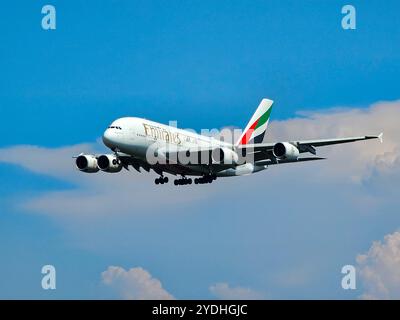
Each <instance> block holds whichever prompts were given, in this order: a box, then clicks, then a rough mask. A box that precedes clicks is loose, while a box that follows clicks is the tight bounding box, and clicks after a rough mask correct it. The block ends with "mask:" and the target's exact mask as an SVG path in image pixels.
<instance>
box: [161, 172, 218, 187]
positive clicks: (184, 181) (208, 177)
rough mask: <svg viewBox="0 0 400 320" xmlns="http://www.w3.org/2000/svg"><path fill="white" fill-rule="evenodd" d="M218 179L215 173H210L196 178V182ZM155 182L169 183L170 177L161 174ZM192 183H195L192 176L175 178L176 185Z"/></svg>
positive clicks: (210, 181) (202, 182)
mask: <svg viewBox="0 0 400 320" xmlns="http://www.w3.org/2000/svg"><path fill="white" fill-rule="evenodd" d="M216 179H217V176H216V175H215V174H208V175H205V176H203V177H201V178H196V179H194V184H205V183H212V182H213V181H214V180H216ZM154 183H155V184H164V183H168V177H163V176H161V177H159V178H157V179H155V180H154ZM192 183H193V180H192V179H191V178H186V177H182V178H181V179H176V180H174V185H176V186H184V185H188V184H192Z"/></svg>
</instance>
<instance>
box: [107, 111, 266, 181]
mask: <svg viewBox="0 0 400 320" xmlns="http://www.w3.org/2000/svg"><path fill="white" fill-rule="evenodd" d="M103 142H104V144H105V145H106V146H107V147H109V148H110V149H111V150H113V151H119V152H123V153H126V154H129V155H131V156H133V157H135V158H137V159H141V160H142V161H147V159H146V157H147V152H148V150H149V148H150V147H153V148H154V147H155V148H156V149H158V150H166V149H167V150H168V151H170V152H171V151H183V150H188V149H194V148H197V149H202V148H204V149H205V148H209V149H212V148H218V147H224V148H229V149H232V148H233V145H232V144H230V143H227V142H223V141H220V140H217V139H214V138H212V137H207V136H203V135H199V134H197V133H195V132H190V131H188V130H182V129H178V128H176V127H172V126H167V125H164V124H161V123H157V122H154V121H150V120H146V119H141V118H135V117H126V118H120V119H117V120H115V121H114V122H113V123H112V124H111V125H110V126H109V127H108V128H107V129H106V131H105V132H104V134H103ZM193 168H195V169H196V170H199V174H202V173H205V172H203V171H202V169H201V168H199V166H197V167H193ZM203 169H204V168H203ZM263 169H265V167H264V166H260V168H258V167H256V168H255V166H254V165H253V164H251V163H246V164H244V165H241V166H237V167H236V168H229V169H227V170H224V171H222V172H219V173H218V174H217V175H218V176H235V175H244V174H250V173H253V172H255V171H260V170H263Z"/></svg>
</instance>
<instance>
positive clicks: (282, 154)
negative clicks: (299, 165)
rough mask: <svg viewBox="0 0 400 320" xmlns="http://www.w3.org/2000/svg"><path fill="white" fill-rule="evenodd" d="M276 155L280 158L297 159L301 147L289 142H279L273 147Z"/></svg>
mask: <svg viewBox="0 0 400 320" xmlns="http://www.w3.org/2000/svg"><path fill="white" fill-rule="evenodd" d="M272 153H273V154H274V156H275V157H276V158H277V159H279V160H283V159H288V160H295V159H297V158H298V157H299V154H300V152H299V149H297V148H296V147H295V146H294V145H292V144H290V143H288V142H278V143H276V144H275V145H274V148H273V149H272Z"/></svg>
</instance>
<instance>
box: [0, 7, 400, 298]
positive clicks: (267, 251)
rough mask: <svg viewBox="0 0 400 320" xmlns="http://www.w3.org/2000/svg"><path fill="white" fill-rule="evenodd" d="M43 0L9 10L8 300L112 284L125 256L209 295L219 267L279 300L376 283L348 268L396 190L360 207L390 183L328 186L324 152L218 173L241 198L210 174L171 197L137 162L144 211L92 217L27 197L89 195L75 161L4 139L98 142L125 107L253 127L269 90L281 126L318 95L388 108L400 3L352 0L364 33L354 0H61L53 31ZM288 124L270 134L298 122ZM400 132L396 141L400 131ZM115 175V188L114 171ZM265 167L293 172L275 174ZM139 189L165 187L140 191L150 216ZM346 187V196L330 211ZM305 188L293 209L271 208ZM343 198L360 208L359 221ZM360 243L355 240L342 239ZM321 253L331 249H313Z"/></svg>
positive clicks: (389, 219) (4, 15)
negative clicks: (53, 272) (243, 176)
mask: <svg viewBox="0 0 400 320" xmlns="http://www.w3.org/2000/svg"><path fill="white" fill-rule="evenodd" d="M45 4H47V2H40V1H12V2H11V1H8V2H7V3H4V4H2V8H1V11H0V12H1V13H0V35H1V39H2V49H1V50H0V70H1V74H2V76H1V77H0V108H1V114H2V119H3V121H2V125H1V126H0V135H1V136H2V137H5V138H3V139H2V140H1V141H0V148H1V150H2V154H3V155H5V156H3V158H2V161H1V162H0V174H1V177H2V181H3V183H2V184H0V191H1V197H0V206H1V210H0V211H1V224H0V252H1V253H2V263H1V265H0V274H2V275H3V276H2V277H1V278H0V297H2V298H24V297H31V298H103V297H110V296H112V294H111V293H110V292H109V290H108V288H106V287H105V286H104V285H103V284H102V283H101V277H100V275H101V272H103V271H104V270H106V269H107V267H108V266H110V265H117V266H122V267H124V268H125V269H129V268H132V267H136V266H141V267H143V268H144V269H146V270H148V271H149V272H150V273H151V274H152V275H153V276H154V277H156V278H158V279H160V281H161V282H162V284H163V286H164V287H165V288H167V289H168V291H169V292H171V293H172V294H173V295H174V296H176V297H177V298H210V297H212V295H211V294H210V292H209V290H208V287H209V286H210V285H212V284H213V283H218V282H227V283H229V284H230V285H231V286H243V287H249V288H253V289H254V290H255V291H257V292H262V293H263V294H265V296H266V297H271V298H296V297H298V298H309V297H314V298H315V297H317V298H318V297H321V298H326V297H333V298H355V297H357V296H359V295H360V294H361V293H362V292H361V291H360V290H361V289H360V290H357V292H344V291H343V290H341V289H340V287H338V283H339V282H340V276H341V275H340V272H339V274H338V273H337V270H340V267H341V266H342V265H344V264H346V263H348V261H349V260H351V261H350V262H352V261H353V262H354V258H355V256H356V255H357V254H359V253H361V252H364V251H366V250H368V248H369V247H370V245H371V243H372V241H374V240H379V239H383V236H384V235H385V234H388V233H391V232H394V231H395V230H396V228H397V227H399V226H400V223H399V222H400V221H398V218H396V216H395V205H394V204H395V203H396V202H395V200H394V199H392V198H390V199H387V198H384V199H379V201H378V200H377V202H379V203H381V204H380V205H377V206H376V207H373V209H370V210H371V211H372V212H371V213H369V214H368V215H367V217H366V218H365V217H364V216H362V218H361V217H360V215H359V212H358V210H360V211H363V210H364V209H365V208H363V209H362V210H361V209H360V208H358V207H357V205H354V203H355V202H356V200H354V199H350V198H351V197H350V196H348V195H349V194H350V195H353V194H354V195H355V196H354V197H355V198H357V199H358V197H360V198H363V197H367V196H370V195H371V193H372V194H373V195H374V196H375V193H376V189H374V186H373V184H371V183H369V182H368V183H365V184H363V185H362V186H361V187H360V185H357V186H354V185H353V184H351V183H350V182H349V181H347V180H346V181H336V180H335V181H334V182H332V180H329V179H327V180H324V179H321V181H322V182H321V186H319V180H318V179H317V178H316V176H317V174H316V173H315V171H318V170H322V171H321V172H325V171H324V169H323V167H321V166H323V165H320V164H318V165H315V166H314V167H312V165H309V166H308V167H306V166H299V167H298V169H296V168H289V169H288V170H287V171H286V172H287V173H285V174H284V175H283V176H282V179H281V178H279V175H277V174H276V173H275V175H274V173H273V174H271V176H272V177H271V178H270V177H269V176H270V173H269V172H264V173H261V175H262V176H258V177H256V178H249V179H248V180H246V182H244V184H245V185H246V186H247V187H246V188H243V186H242V185H241V182H239V181H234V182H233V180H229V181H227V182H224V183H223V184H221V185H223V186H224V188H226V189H227V190H232V194H233V195H235V197H236V196H239V194H238V190H241V192H240V196H241V199H239V200H235V201H233V200H234V199H236V198H233V199H232V198H231V195H232V194H231V195H225V194H220V192H222V191H221V190H220V189H210V190H206V189H204V190H203V189H201V191H199V194H197V193H196V196H194V198H195V199H194V200H193V202H190V201H188V202H181V199H180V197H181V195H179V194H178V193H176V192H177V191H176V190H175V189H173V188H172V189H171V190H170V191H169V194H170V197H169V198H164V197H162V198H161V199H158V193H159V192H163V191H162V190H161V189H160V188H158V189H157V188H156V187H155V186H153V185H152V176H151V177H147V178H146V177H144V178H143V177H141V178H140V179H139V178H137V176H134V177H133V178H131V180H130V182H129V185H128V182H127V181H126V180H124V183H125V184H126V185H128V186H129V188H132V197H131V199H130V201H132V203H131V204H130V206H129V207H130V208H131V209H132V212H131V214H129V213H126V214H124V215H122V216H121V215H119V214H115V213H113V212H110V215H108V216H106V217H105V216H104V214H103V213H102V214H101V215H99V217H96V216H93V215H91V216H90V218H88V217H87V216H86V215H85V214H84V212H80V211H79V209H76V210H77V212H71V217H69V216H68V215H67V216H63V215H62V214H52V212H49V211H51V210H49V209H43V211H45V212H40V209H39V210H38V209H37V207H35V208H36V209H32V207H29V205H27V206H25V205H24V204H25V202H26V203H28V204H29V203H31V201H32V199H38V198H39V199H40V198H41V197H44V196H46V197H47V199H49V198H50V199H51V198H52V197H54V196H55V194H54V193H53V192H68V191H71V192H78V193H79V192H81V193H82V194H83V195H85V192H87V191H88V190H87V189H85V185H83V186H82V185H81V184H80V183H79V182H78V181H77V180H73V179H72V180H71V179H68V178H66V177H67V176H68V174H63V175H57V174H56V173H54V172H50V173H49V172H48V171H46V170H42V171H40V170H39V172H37V171H35V170H32V168H31V167H27V166H25V165H24V164H23V163H22V162H23V161H22V160H23V159H21V163H20V162H18V161H16V160H13V161H8V160H7V153H8V152H9V151H10V148H11V149H12V148H13V147H15V146H20V145H31V146H40V147H42V148H50V149H46V150H47V151H49V150H50V152H49V156H50V157H51V156H52V153H51V150H54V149H62V148H65V147H67V146H73V145H76V144H81V143H89V144H91V145H90V147H91V148H99V146H97V145H96V144H95V142H96V139H98V138H99V137H100V136H101V134H102V132H103V130H104V128H105V127H106V126H107V125H108V124H109V123H110V122H111V121H112V120H114V119H115V118H118V117H121V116H126V115H132V116H140V117H145V118H149V119H153V120H155V121H159V122H165V123H166V122H168V121H169V120H178V125H179V126H182V127H186V128H194V129H196V130H200V129H201V128H221V127H223V126H227V125H232V126H237V127H244V125H245V124H246V122H247V120H248V119H249V117H250V116H251V114H252V112H253V111H254V109H255V107H256V106H257V105H258V103H259V101H260V100H261V98H262V97H268V98H271V99H273V100H274V101H275V105H274V111H273V114H272V117H273V119H276V120H280V122H279V123H281V124H284V123H287V121H288V119H292V118H296V117H298V113H299V112H300V111H305V110H308V111H310V110H311V112H317V113H321V112H322V113H323V112H331V109H332V108H337V107H346V108H348V109H357V110H359V111H360V110H361V111H360V112H362V111H363V110H364V111H365V112H367V113H369V114H373V113H374V111H371V109H370V108H371V107H370V106H371V105H372V104H374V103H376V102H378V101H396V100H397V99H399V98H400V97H399V89H400V87H399V81H398V74H399V71H400V54H399V52H400V23H399V20H398V17H397V15H398V12H399V11H400V4H399V2H398V1H385V2H384V3H382V2H381V1H368V2H367V1H351V4H352V5H354V6H355V8H356V10H357V29H356V30H351V31H350V30H347V31H345V30H343V29H342V28H341V18H342V16H343V15H342V14H341V8H342V6H343V5H344V4H347V3H344V2H343V1H333V0H332V1H303V2H300V1H204V0H203V1H190V2H189V1H188V2H183V1H102V3H101V5H99V3H98V1H84V2H82V1H52V2H51V4H53V5H54V6H55V7H56V10H57V29H56V30H55V31H44V30H43V29H42V28H41V24H40V23H41V18H42V15H41V8H42V6H43V5H45ZM368 110H369V111H368ZM374 110H375V109H374ZM351 115H353V114H351ZM343 117H349V115H348V114H346V113H344V114H343ZM389 118H390V117H389ZM385 119H386V118H385ZM355 121H356V122H357V118H356V119H355ZM369 121H370V122H371V123H372V122H373V118H372V117H371V118H370V120H369ZM288 123H289V125H290V123H291V122H288ZM323 123H325V122H323ZM366 123H367V122H366ZM331 125H332V124H329V123H327V124H326V127H329V126H331ZM277 127H278V129H279V128H280V127H279V126H278V125H277ZM348 128H351V126H349V127H346V128H345V129H344V130H349V129H348ZM369 128H374V129H375V127H373V125H372V124H371V127H369V126H368V129H369ZM359 129H360V131H361V129H362V128H359ZM282 130H283V129H282ZM282 130H281V131H279V130H278V131H274V135H273V137H274V138H277V139H280V138H281V137H275V132H285V133H292V131H290V130H289V131H284V130H283V131H282ZM321 130H322V129H321ZM377 130H378V129H377ZM394 130H395V129H394ZM345 132H347V131H345ZM323 133H324V131H323V132H321V134H323ZM326 133H327V134H328V133H330V134H336V132H335V131H329V130H328V131H326ZM337 133H338V134H339V133H340V132H337ZM357 133H361V134H364V132H357ZM366 133H370V132H366ZM372 133H379V132H372ZM396 133H397V132H394V133H393V135H392V136H393V137H394V136H395V134H396ZM296 134H297V133H296ZM300 134H307V132H306V131H304V132H299V135H300ZM271 138H272V137H271ZM282 138H284V137H282ZM288 138H290V137H288ZM292 138H293V137H292ZM299 138H301V137H299ZM393 141H394V140H393ZM390 147H391V148H392V149H390V150H389V151H393V150H397V149H396V148H397V145H395V144H394V142H393V145H390ZM346 150H348V151H349V152H350V151H351V149H346ZM28 151H29V149H28ZM28 151H27V152H26V153H25V154H24V153H22V156H23V157H26V158H27V159H29V158H30V157H31V156H32V154H33V153H34V152H37V150H36V151H35V150H33V151H32V152H33V153H32V154H31V153H30V152H28ZM82 151H85V150H82ZM380 151H382V152H384V151H388V150H380ZM71 156H72V154H71ZM54 159H55V161H58V160H60V159H59V158H54ZM373 159H375V158H373ZM71 161H72V160H71ZM28 162H29V161H28ZM32 163H34V161H33V160H32ZM71 163H72V162H71ZM338 163H340V162H338ZM363 164H364V162H363ZM365 164H366V167H368V165H370V163H369V162H368V161H367V160H366V162H365ZM331 165H332V166H333V167H335V166H336V167H337V168H338V170H339V169H340V168H339V167H338V166H339V164H337V163H335V162H331ZM368 168H370V167H368ZM63 169H65V168H63ZM65 170H71V171H73V166H72V165H71V167H70V168H69V167H67V169H65ZM299 170H300V172H301V173H299ZM371 170H373V169H371ZM271 172H272V170H271ZM283 172H285V171H284V170H283V169H282V170H280V171H279V173H283ZM298 173H299V176H297V174H298ZM71 174H72V173H71ZM306 174H307V175H306ZM291 175H292V176H291ZM293 175H294V177H295V178H293ZM360 175H361V174H360ZM376 176H377V177H378V178H376V181H378V182H379V183H382V188H389V186H391V184H390V182H388V181H386V180H385V177H386V176H384V174H383V178H382V176H381V173H379V174H376ZM304 177H307V179H308V177H309V179H310V180H312V181H314V182H315V183H317V186H309V185H307V187H310V189H309V192H308V193H307V192H304V180H303V178H304ZM372 177H373V176H372ZM364 178H365V177H363V179H364ZM386 178H387V177H386ZM84 179H85V181H87V179H90V178H88V177H85V178H84ZM107 179H108V178H107ZM110 179H113V180H112V182H111V183H112V184H113V185H115V186H118V178H117V177H113V178H110ZM138 179H139V180H138ZM268 179H270V180H271V181H274V182H275V183H278V185H274V188H271V185H270V184H268ZM274 179H276V180H274ZM365 179H366V178H365ZM368 179H372V178H371V176H368ZM368 179H367V180H368ZM239 180H240V179H239ZM293 181H294V182H293ZM368 181H370V180H368ZM85 183H86V182H85ZM89 183H90V182H89ZM125 184H124V186H125ZM279 184H282V185H279ZM252 186H253V187H254V188H255V189H256V191H254V190H252ZM318 186H319V187H318ZM135 188H139V189H141V192H143V193H144V194H145V195H150V194H151V195H152V197H153V201H155V202H158V205H155V204H152V205H151V206H150V208H149V209H148V210H147V209H146V206H145V205H140V206H139V208H140V211H141V212H140V214H136V212H135V207H136V206H135V203H136V201H138V199H137V198H136V197H135V190H136V189H135ZM242 188H243V189H242ZM168 190H169V189H168ZM280 190H282V191H281V192H278V191H280ZM341 190H345V191H346V192H344V191H341ZM89 191H90V190H89ZM106 191H107V190H104V189H102V192H105V195H106V194H107V192H106ZM383 193H384V192H383ZM213 194H214V195H213ZM215 194H219V195H220V196H221V197H222V199H219V198H218V197H217V196H215ZM310 194H312V195H316V196H317V198H318V199H315V197H313V199H312V200H311V199H310V198H308V197H309V195H310ZM331 195H335V198H336V199H339V200H337V203H336V204H335V206H333V205H332V208H331V209H329V207H330V204H329V202H330V201H332V197H331ZM188 196H189V194H188ZM293 198H294V199H296V206H295V205H292V204H289V203H287V204H285V205H284V206H283V207H281V208H280V207H279V206H277V205H276V208H275V205H270V204H271V203H272V202H274V203H276V201H280V200H282V199H283V200H285V199H293ZM124 199H125V198H124ZM199 199H200V200H199ZM244 199H246V200H244ZM125 200H126V201H128V200H127V199H125ZM375 200H376V199H375ZM375 200H374V201H375ZM69 201H77V200H76V198H73V199H70V200H69ZM164 201H165V202H164ZM339 202H340V204H338V203H339ZM171 203H172V206H171ZM313 203H315V204H314V205H315V207H316V209H315V210H316V211H320V210H321V209H320V208H321V207H323V208H325V209H324V210H326V212H325V213H326V215H323V217H324V218H322V217H320V215H317V214H316V213H315V212H314V213H313V212H312V209H313ZM382 203H383V204H382ZM318 204H320V205H321V207H319V206H318ZM60 205H62V204H60ZM66 205H72V204H71V203H67V204H66ZM126 206H127V204H126V203H125V204H124V208H125V207H126ZM72 207H74V206H73V205H72ZM270 207H271V208H272V209H273V208H275V209H276V210H277V211H273V212H271V211H270V210H269V209H268V208H270ZM327 207H328V209H327ZM40 208H44V207H43V206H40ZM74 208H75V207H74ZM115 210H116V211H118V204H116V205H115ZM374 210H376V211H374ZM55 211H57V210H55ZM122 211H127V212H128V211H129V210H128V209H127V208H125V209H124V210H122ZM378 211H379V212H382V219H379V222H378V219H377V218H376V215H377V214H378ZM335 212H343V213H344V212H349V221H345V220H344V218H340V217H338V215H337V214H336V213H335ZM81 213H82V216H83V218H82V220H81V219H80V218H79V216H80V215H81ZM113 216H115V217H113ZM374 217H375V218H374ZM330 218H332V219H333V220H329V219H330ZM310 221H311V222H310ZM329 221H330V223H329ZM310 223H313V227H312V228H311V227H310ZM360 223H361V225H362V227H360V229H359V230H358V229H357V228H356V227H355V225H358V224H360ZM347 224H350V226H349V225H348V226H347V227H345V226H344V225H347ZM352 224H354V225H352ZM332 226H333V229H331V230H327V229H330V228H331V227H332ZM335 228H337V229H335ZM263 230H265V232H264V231H263ZM285 230H288V231H289V232H290V234H288V233H287V232H285ZM352 230H358V231H359V233H357V232H355V233H353V232H354V231H352ZM314 231H315V232H314ZM341 231H343V233H340V232H341ZM305 234H307V236H305ZM337 235H340V236H341V237H342V238H341V239H342V240H341V241H339V242H336V240H337V239H336V238H337ZM346 237H348V238H346ZM346 239H347V240H346ZM349 239H350V240H349ZM330 241H331V242H330ZM293 242H295V243H296V244H297V248H294V247H293ZM345 243H351V244H347V245H346V248H345V249H343V246H344V245H345ZM319 244H323V245H325V248H330V250H331V251H330V253H329V254H328V253H327V252H326V251H325V250H322V249H321V248H319ZM342 249H343V250H342ZM316 255H318V256H319V257H321V259H322V260H323V261H320V260H318V259H317V260H318V261H317V260H315V261H314V258H315V257H316ZM328 256H329V257H328ZM350 262H349V263H350ZM47 263H50V264H54V265H55V266H56V268H57V272H58V280H57V281H58V289H57V290H56V291H55V292H46V291H44V290H42V289H41V287H40V280H41V274H40V269H41V266H42V265H44V264H47ZM288 270H297V271H298V272H299V273H304V274H305V276H303V277H300V276H299V278H302V279H303V280H301V281H303V282H301V281H300V280H299V281H300V284H298V285H297V286H291V285H289V284H287V285H286V286H285V285H283V284H282V283H285V281H281V280H279V279H281V278H283V277H285V276H283V275H282V274H284V273H285V272H287V271H288ZM335 272H336V273H335ZM310 274H311V275H310ZM4 275H7V276H4ZM312 275H313V276H312ZM277 279H278V280H277ZM321 283H323V284H326V285H323V286H320V285H319V284H321Z"/></svg>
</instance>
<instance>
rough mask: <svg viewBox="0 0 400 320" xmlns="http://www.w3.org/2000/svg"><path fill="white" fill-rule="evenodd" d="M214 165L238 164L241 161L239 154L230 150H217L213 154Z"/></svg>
mask: <svg viewBox="0 0 400 320" xmlns="http://www.w3.org/2000/svg"><path fill="white" fill-rule="evenodd" d="M211 159H212V162H213V163H219V164H237V163H238V161H239V156H238V154H237V153H236V152H235V151H233V150H231V149H229V148H215V149H214V150H213V151H212V152H211Z"/></svg>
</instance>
